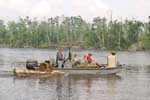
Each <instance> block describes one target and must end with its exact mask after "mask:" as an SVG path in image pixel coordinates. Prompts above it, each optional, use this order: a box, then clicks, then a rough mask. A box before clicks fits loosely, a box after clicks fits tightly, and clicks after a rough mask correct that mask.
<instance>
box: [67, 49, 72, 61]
mask: <svg viewBox="0 0 150 100" xmlns="http://www.w3.org/2000/svg"><path fill="white" fill-rule="evenodd" d="M71 59H72V53H71V48H69V53H68V60H69V61H71Z"/></svg>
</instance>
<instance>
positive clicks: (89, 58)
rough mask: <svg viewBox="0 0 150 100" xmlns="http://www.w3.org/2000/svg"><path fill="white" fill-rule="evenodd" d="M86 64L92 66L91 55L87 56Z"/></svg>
mask: <svg viewBox="0 0 150 100" xmlns="http://www.w3.org/2000/svg"><path fill="white" fill-rule="evenodd" d="M87 62H88V64H92V63H93V62H94V61H93V59H92V54H91V53H89V54H88V56H87Z"/></svg>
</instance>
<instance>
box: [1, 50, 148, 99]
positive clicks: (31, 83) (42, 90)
mask: <svg viewBox="0 0 150 100" xmlns="http://www.w3.org/2000/svg"><path fill="white" fill-rule="evenodd" d="M88 52H91V53H92V54H93V58H95V60H96V61H99V62H101V63H106V56H107V55H109V53H110V52H109V51H74V52H73V53H76V54H77V55H79V56H81V55H83V54H87V53H88ZM64 53H65V55H67V52H66V51H65V52H64ZM55 55H56V51H55V50H45V49H8V48H1V49H0V70H4V69H5V70H6V69H7V70H12V67H13V66H12V63H14V62H20V61H21V62H24V61H26V60H27V59H36V60H38V61H39V62H43V61H44V60H46V59H49V58H55ZM117 57H118V59H119V62H120V63H121V64H124V65H125V66H124V68H123V70H122V71H121V72H120V73H118V74H117V75H106V76H98V75H64V76H54V77H49V78H42V77H28V78H27V77H26V78H18V77H14V76H7V75H6V76H3V75H0V100H150V52H144V51H139V52H117ZM18 67H20V66H18Z"/></svg>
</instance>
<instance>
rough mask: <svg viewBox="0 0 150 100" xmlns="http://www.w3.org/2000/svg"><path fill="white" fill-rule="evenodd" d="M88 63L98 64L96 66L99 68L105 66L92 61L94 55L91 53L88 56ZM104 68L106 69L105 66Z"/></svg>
mask: <svg viewBox="0 0 150 100" xmlns="http://www.w3.org/2000/svg"><path fill="white" fill-rule="evenodd" d="M87 62H88V64H96V65H97V66H99V67H102V66H104V65H103V64H99V63H97V62H95V61H94V60H93V59H92V54H91V53H89V54H88V56H87ZM104 67H105V66H104Z"/></svg>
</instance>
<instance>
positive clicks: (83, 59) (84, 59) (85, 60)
mask: <svg viewBox="0 0 150 100" xmlns="http://www.w3.org/2000/svg"><path fill="white" fill-rule="evenodd" d="M87 63H88V62H87V57H86V55H83V56H82V57H81V64H87Z"/></svg>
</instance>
